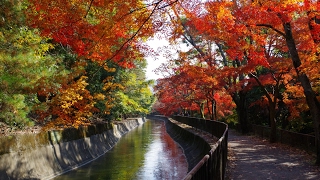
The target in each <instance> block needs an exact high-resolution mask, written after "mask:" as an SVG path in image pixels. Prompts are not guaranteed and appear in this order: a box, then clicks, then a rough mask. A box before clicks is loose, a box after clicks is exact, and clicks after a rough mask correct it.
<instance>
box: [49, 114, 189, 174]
mask: <svg viewBox="0 0 320 180" xmlns="http://www.w3.org/2000/svg"><path fill="white" fill-rule="evenodd" d="M187 171H188V164H187V160H186V157H185V156H184V154H183V150H182V149H181V147H180V146H179V145H178V144H177V143H176V142H174V140H173V139H171V137H170V136H169V135H168V134H167V132H166V128H165V124H164V122H163V121H160V120H148V121H146V122H145V123H144V124H143V125H140V126H138V127H137V128H135V129H133V130H131V131H130V132H128V133H127V134H125V135H124V136H122V137H121V139H120V140H119V141H118V143H117V144H116V145H115V146H114V147H113V148H112V149H111V150H110V151H108V152H107V153H106V154H105V155H103V156H102V157H100V158H99V159H97V160H95V161H93V162H91V163H89V164H87V165H85V166H82V167H80V168H78V169H75V170H73V171H70V172H68V173H66V174H62V175H60V176H58V177H55V178H54V180H71V179H73V180H75V179H76V180H88V179H91V180H108V179H111V180H113V179H118V180H127V179H128V180H138V179H139V180H158V179H161V180H162V179H166V180H167V179H182V178H183V177H184V176H185V175H186V174H187Z"/></svg>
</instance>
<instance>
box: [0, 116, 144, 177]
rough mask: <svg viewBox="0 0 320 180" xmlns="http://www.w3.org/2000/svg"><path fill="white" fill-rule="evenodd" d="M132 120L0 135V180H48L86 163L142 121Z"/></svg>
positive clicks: (98, 155) (142, 121)
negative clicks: (35, 132)
mask: <svg viewBox="0 0 320 180" xmlns="http://www.w3.org/2000/svg"><path fill="white" fill-rule="evenodd" d="M144 122H145V119H142V118H138V119H131V120H126V121H124V122H121V123H116V124H100V125H96V126H89V127H82V128H79V129H75V128H72V129H66V130H61V131H49V132H41V133H39V134H25V135H16V136H6V137H1V138H0V144H1V146H0V179H1V180H6V179H8V180H9V179H10V180H12V179H19V180H22V179H50V178H53V177H55V176H57V175H59V174H62V173H64V172H67V171H70V170H72V169H74V168H77V167H80V166H82V165H84V164H87V163H89V162H91V161H93V160H95V159H97V158H98V157H100V156H102V155H103V154H105V153H106V152H107V151H109V150H110V149H111V148H112V147H113V146H114V145H115V144H116V142H117V141H118V140H119V138H120V137H121V136H122V135H123V134H125V133H127V132H128V131H130V130H132V129H133V128H135V127H137V126H138V125H140V124H143V123H144Z"/></svg>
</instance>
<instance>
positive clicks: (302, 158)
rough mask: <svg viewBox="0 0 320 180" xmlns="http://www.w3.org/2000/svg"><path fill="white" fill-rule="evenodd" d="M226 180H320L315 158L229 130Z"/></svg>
mask: <svg viewBox="0 0 320 180" xmlns="http://www.w3.org/2000/svg"><path fill="white" fill-rule="evenodd" d="M228 146H229V147H228V149H229V155H228V168H227V173H226V179H227V180H244V179H248V180H254V179H259V180H263V179H268V180H271V179H272V180H279V179H288V180H289V179H290V180H305V179H314V180H316V179H317V180H318V179H320V167H318V166H315V165H314V160H315V157H314V156H312V155H310V154H308V153H306V152H304V151H302V150H299V149H296V148H293V147H289V146H287V145H283V144H279V143H273V144H270V143H269V142H268V141H267V140H263V139H260V138H258V137H254V136H244V135H241V134H239V133H237V132H236V131H234V130H230V131H229V144H228Z"/></svg>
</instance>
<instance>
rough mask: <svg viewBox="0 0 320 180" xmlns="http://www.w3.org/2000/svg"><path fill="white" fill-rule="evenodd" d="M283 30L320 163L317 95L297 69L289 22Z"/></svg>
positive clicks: (297, 62) (297, 63) (305, 76)
mask: <svg viewBox="0 0 320 180" xmlns="http://www.w3.org/2000/svg"><path fill="white" fill-rule="evenodd" d="M283 27H284V31H285V38H286V43H287V46H288V48H289V52H290V55H291V59H292V63H293V66H294V68H295V69H296V72H297V74H298V79H299V81H300V82H301V85H302V87H303V90H304V95H305V96H306V101H307V104H308V106H309V109H310V113H311V116H312V120H313V124H314V132H315V137H316V148H317V160H316V164H320V134H319V133H320V131H319V129H320V127H319V126H320V104H319V101H318V100H317V97H316V95H315V93H314V91H313V90H312V86H311V83H310V80H309V78H308V76H307V75H306V74H305V73H303V72H300V71H299V67H300V65H301V60H300V57H299V55H298V51H297V48H296V44H295V42H294V39H293V36H292V31H291V25H290V23H284V24H283Z"/></svg>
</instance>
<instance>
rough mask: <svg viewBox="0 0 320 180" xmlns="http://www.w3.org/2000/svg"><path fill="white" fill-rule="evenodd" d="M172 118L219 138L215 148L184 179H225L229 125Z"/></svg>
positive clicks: (189, 118)
mask: <svg viewBox="0 0 320 180" xmlns="http://www.w3.org/2000/svg"><path fill="white" fill-rule="evenodd" d="M172 118H173V119H174V120H176V121H179V122H181V123H184V124H188V125H190V126H192V127H194V128H197V129H200V130H203V131H206V132H208V133H211V134H212V135H213V136H215V137H217V138H219V140H218V141H217V142H216V144H215V145H214V147H213V148H212V149H211V150H210V151H209V152H208V154H207V155H205V156H204V157H203V158H202V160H201V161H200V162H199V163H198V164H197V165H196V166H195V167H194V168H193V169H192V170H191V171H190V172H189V173H188V174H187V175H186V177H185V178H184V179H185V180H189V179H199V180H206V179H214V180H216V179H217V180H222V179H224V178H225V172H226V165H227V155H228V125H227V124H225V123H223V122H219V121H212V120H205V119H198V118H192V117H185V116H173V117H172Z"/></svg>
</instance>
